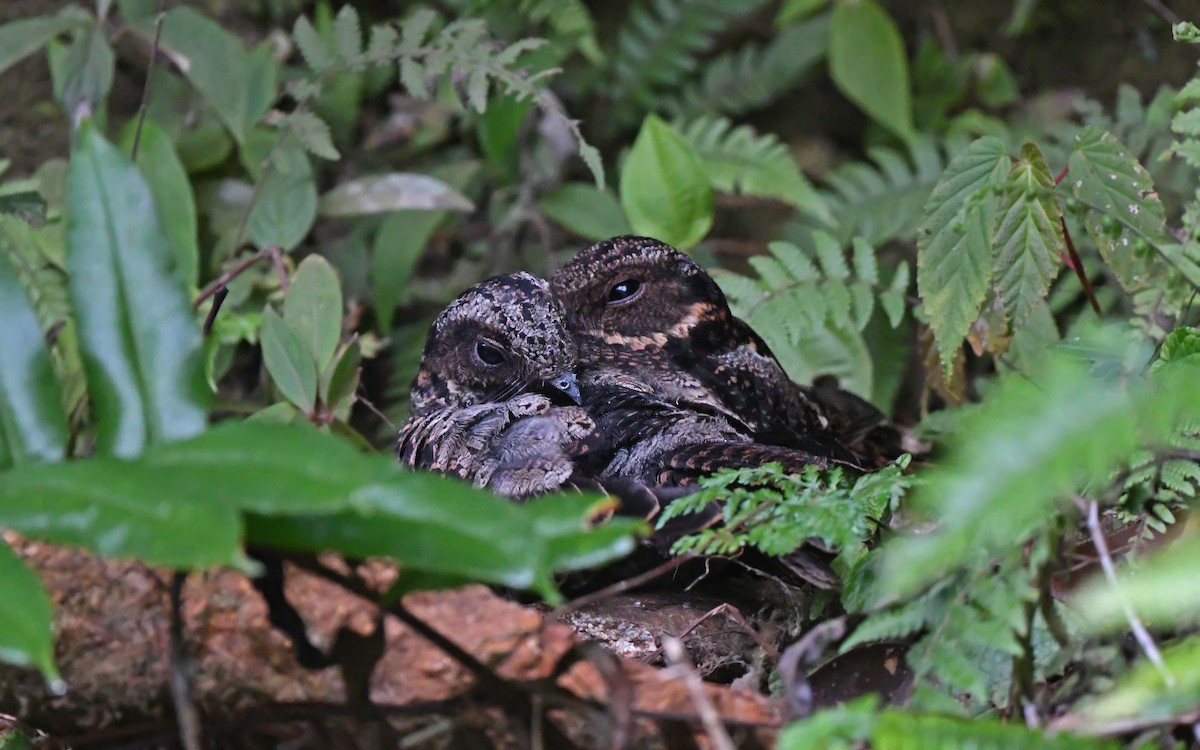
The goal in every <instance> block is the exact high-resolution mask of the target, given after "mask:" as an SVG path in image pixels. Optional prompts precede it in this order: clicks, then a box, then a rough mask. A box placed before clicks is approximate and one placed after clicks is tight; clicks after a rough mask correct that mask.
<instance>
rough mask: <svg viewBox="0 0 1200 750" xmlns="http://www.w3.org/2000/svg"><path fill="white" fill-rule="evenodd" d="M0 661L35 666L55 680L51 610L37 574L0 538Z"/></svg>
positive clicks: (48, 598)
mask: <svg viewBox="0 0 1200 750" xmlns="http://www.w3.org/2000/svg"><path fill="white" fill-rule="evenodd" d="M0 602H3V604H0V660H3V661H6V662H8V663H9V664H16V665H18V666H22V667H25V666H28V667H35V668H37V669H38V670H40V671H41V673H42V674H43V675H45V677H46V679H48V680H51V681H54V682H56V683H58V682H59V681H60V679H61V678H60V677H59V676H58V668H57V667H55V665H54V610H53V607H52V605H51V603H50V595H49V594H47V593H46V590H45V589H44V588H42V582H41V581H40V580H38V577H37V574H35V573H34V572H33V571H32V570H30V569H29V568H27V567H25V563H23V562H21V558H19V557H17V555H16V554H15V553H14V552H13V551H12V548H11V547H9V546H8V545H7V544H5V543H4V541H3V540H0Z"/></svg>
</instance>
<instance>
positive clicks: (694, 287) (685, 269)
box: [550, 237, 732, 350]
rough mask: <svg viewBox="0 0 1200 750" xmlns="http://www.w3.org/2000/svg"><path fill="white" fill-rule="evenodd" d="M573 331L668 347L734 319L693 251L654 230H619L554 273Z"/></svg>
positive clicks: (608, 339) (623, 343)
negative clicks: (622, 233) (641, 233)
mask: <svg viewBox="0 0 1200 750" xmlns="http://www.w3.org/2000/svg"><path fill="white" fill-rule="evenodd" d="M550 288H551V290H552V291H553V292H554V296H555V297H557V298H558V299H559V300H560V301H561V302H562V303H563V306H564V308H565V310H566V314H567V322H568V325H569V326H570V327H571V330H572V331H574V332H576V334H579V335H584V336H595V337H598V338H600V339H603V340H604V342H605V343H607V344H610V345H615V346H624V347H628V348H632V349H639V350H640V349H661V348H663V347H665V346H666V345H667V344H668V342H670V341H671V340H673V339H674V340H684V339H688V338H690V337H691V336H692V335H693V333H694V331H695V330H696V329H697V328H698V327H702V326H708V327H712V326H724V325H727V324H728V321H729V320H730V319H731V318H732V314H731V313H730V311H729V304H728V302H726V300H725V295H724V294H723V293H722V292H721V289H720V288H719V287H718V286H717V284H716V282H715V281H713V279H712V277H711V276H709V275H708V274H707V273H705V271H704V269H702V268H700V266H699V265H697V264H696V262H695V261H693V260H692V259H691V258H689V257H688V256H687V255H684V254H683V253H681V252H680V251H678V250H676V249H675V248H673V247H671V246H670V245H667V244H664V243H662V242H659V241H658V240H654V239H650V238H649V237H614V238H612V239H608V240H604V241H603V242H598V243H596V244H595V245H592V246H591V247H589V248H587V249H585V250H583V251H581V252H580V253H579V254H578V255H576V256H575V257H574V258H573V259H571V260H570V261H569V262H568V263H567V264H566V265H565V266H563V267H562V268H561V269H559V270H558V271H557V272H556V273H555V274H554V275H553V276H552V277H551V278H550Z"/></svg>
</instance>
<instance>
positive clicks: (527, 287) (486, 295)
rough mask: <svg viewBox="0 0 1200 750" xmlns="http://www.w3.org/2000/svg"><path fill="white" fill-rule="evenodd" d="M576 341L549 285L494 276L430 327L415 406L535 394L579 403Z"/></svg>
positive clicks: (517, 277)
mask: <svg viewBox="0 0 1200 750" xmlns="http://www.w3.org/2000/svg"><path fill="white" fill-rule="evenodd" d="M575 365H576V354H575V343H574V341H573V340H572V338H571V335H570V333H569V332H568V331H567V326H566V320H565V316H564V313H563V309H562V305H561V304H559V302H558V301H557V300H556V299H555V298H554V297H553V296H552V295H551V294H550V287H549V284H548V283H547V282H546V281H545V280H544V279H540V278H538V277H536V276H534V275H532V274H528V273H524V272H522V273H514V274H507V275H504V276H495V277H493V278H490V279H488V280H487V281H483V282H480V283H479V284H476V285H475V286H473V287H471V288H470V289H468V290H467V291H465V292H463V293H462V294H461V295H459V297H458V298H457V299H455V300H454V301H453V302H451V303H450V304H449V305H447V306H446V309H444V310H443V311H442V312H441V314H439V315H438V317H437V319H436V320H435V321H434V323H433V326H431V327H430V329H429V336H428V338H426V340H425V350H424V352H423V353H422V355H421V367H420V370H419V371H418V372H417V377H416V379H415V380H414V381H413V386H412V394H411V395H412V409H413V412H414V413H418V414H419V413H422V412H424V411H428V410H431V409H435V408H441V407H446V406H472V405H475V404H480V403H494V402H502V401H507V400H508V399H510V398H512V397H514V396H516V395H519V394H522V393H533V392H538V393H542V394H544V395H546V396H549V397H550V398H551V399H552V400H555V401H559V402H565V401H570V402H573V403H576V404H577V403H579V386H578V385H577V383H576V377H575Z"/></svg>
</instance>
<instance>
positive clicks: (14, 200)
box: [0, 190, 46, 227]
mask: <svg viewBox="0 0 1200 750" xmlns="http://www.w3.org/2000/svg"><path fill="white" fill-rule="evenodd" d="M0 214H7V215H9V216H16V217H17V218H18V219H20V220H21V221H23V222H25V223H26V224H30V225H32V226H35V227H38V226H41V225H42V224H45V223H46V201H45V199H44V198H42V195H41V193H39V192H37V191H36V190H27V191H22V192H19V193H6V194H5V195H0Z"/></svg>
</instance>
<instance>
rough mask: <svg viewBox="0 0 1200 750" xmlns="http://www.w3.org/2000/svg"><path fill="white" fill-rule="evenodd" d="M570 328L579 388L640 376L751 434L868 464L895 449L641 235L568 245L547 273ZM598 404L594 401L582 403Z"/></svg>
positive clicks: (670, 251) (843, 396) (679, 256)
mask: <svg viewBox="0 0 1200 750" xmlns="http://www.w3.org/2000/svg"><path fill="white" fill-rule="evenodd" d="M550 286H551V290H552V291H553V293H554V296H555V297H557V298H558V299H559V300H560V301H561V302H562V304H563V306H564V308H565V309H566V314H567V323H568V325H569V327H570V329H571V331H572V333H573V334H574V336H575V342H576V346H577V348H578V354H579V364H580V370H579V371H580V373H581V375H582V376H583V378H584V381H585V384H584V385H585V390H586V389H587V387H588V386H589V384H590V386H591V387H595V386H596V385H604V384H605V383H607V382H612V381H614V380H619V381H621V382H622V383H623V385H624V386H625V387H628V386H629V384H630V383H639V384H641V386H642V387H643V388H644V389H645V390H647V391H648V392H649V393H651V394H652V395H653V396H655V397H657V398H659V399H661V400H662V401H665V402H667V403H670V404H674V405H676V406H678V407H680V408H682V409H687V410H690V411H695V412H699V413H703V414H714V415H720V416H722V417H724V418H725V419H726V420H728V422H729V423H730V424H731V425H732V427H733V428H734V429H735V430H737V431H739V432H741V433H743V434H744V435H746V436H748V437H749V438H751V439H752V440H753V441H755V442H756V443H764V444H768V445H775V446H782V447H787V448H793V449H796V450H799V451H802V452H804V453H806V454H809V455H810V456H812V459H813V460H812V461H811V463H815V464H817V465H826V464H828V463H831V462H832V463H842V464H846V465H849V466H853V467H858V468H864V467H866V466H870V465H880V464H881V463H883V462H886V460H890V458H892V457H894V455H898V451H896V450H892V449H891V448H888V449H886V450H884V451H882V452H884V453H892V454H894V455H886V456H880V455H879V454H880V453H881V450H880V449H879V447H878V446H866V445H864V438H865V437H866V436H868V435H870V434H871V432H872V430H873V429H874V428H875V427H876V426H878V425H880V424H882V423H883V415H882V414H881V413H880V412H879V411H878V410H876V409H875V408H874V407H873V406H871V405H870V404H869V403H867V402H866V401H864V400H863V399H861V398H858V397H857V396H854V395H853V394H850V393H848V392H846V391H843V390H841V389H840V388H837V387H836V383H834V384H833V385H832V386H830V384H829V383H828V381H824V382H823V384H822V386H821V387H813V388H805V387H802V386H800V385H798V384H796V383H794V382H792V380H791V379H790V378H788V376H787V374H786V373H785V372H784V370H783V368H782V367H781V366H780V364H779V362H778V360H776V358H775V356H774V355H773V354H772V353H771V350H770V348H769V347H768V346H767V344H766V342H764V341H763V340H762V338H761V337H759V335H758V334H757V333H755V332H754V330H753V329H751V328H750V326H748V325H747V324H746V323H745V322H743V321H742V320H740V319H739V318H736V317H734V315H733V313H732V312H731V311H730V309H729V304H728V302H727V301H726V299H725V295H724V293H723V292H722V291H721V289H720V287H718V286H717V283H716V282H715V281H714V280H713V278H712V277H711V276H709V275H708V274H707V273H706V272H705V271H704V270H703V269H702V268H700V266H698V265H697V264H696V263H695V262H694V261H693V260H692V259H691V258H689V257H688V256H686V255H684V254H683V253H681V252H679V251H678V250H676V249H675V248H673V247H671V246H669V245H666V244H664V243H662V242H659V241H657V240H653V239H650V238H647V237H615V238H612V239H609V240H604V241H602V242H599V243H597V244H595V245H593V246H591V247H589V248H587V249H585V250H583V251H582V252H580V253H579V254H578V255H576V256H575V257H574V258H573V259H572V260H571V261H569V262H568V263H567V264H566V265H565V266H563V267H562V268H561V269H559V270H558V271H557V272H556V273H555V274H554V275H553V276H552V277H551V279H550ZM586 405H587V406H588V408H589V411H590V412H592V413H595V411H596V409H595V404H592V403H589V404H586Z"/></svg>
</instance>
